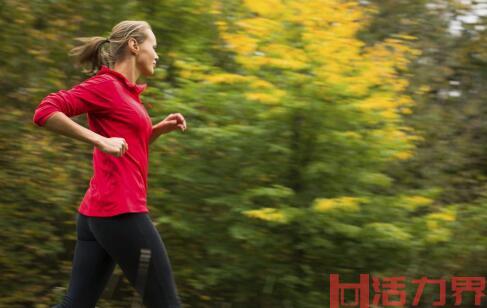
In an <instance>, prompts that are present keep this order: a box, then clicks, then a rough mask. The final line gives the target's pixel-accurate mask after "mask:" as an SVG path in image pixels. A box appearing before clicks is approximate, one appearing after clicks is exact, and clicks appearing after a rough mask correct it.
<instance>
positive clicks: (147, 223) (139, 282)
mask: <svg viewBox="0 0 487 308" xmlns="http://www.w3.org/2000/svg"><path fill="white" fill-rule="evenodd" d="M89 224H90V228H91V230H92V231H93V234H94V235H95V237H96V238H97V240H98V242H99V243H100V244H101V245H102V246H103V248H104V249H105V250H106V251H107V252H108V253H109V254H110V256H111V257H112V258H113V259H114V260H115V262H116V263H117V264H119V266H120V268H121V269H122V271H123V272H124V274H125V275H126V277H127V279H128V280H129V281H130V283H131V284H132V285H133V286H134V287H135V288H136V290H137V291H138V292H139V294H142V293H143V295H144V297H143V298H144V304H146V305H147V307H149V308H152V307H180V300H179V297H178V295H177V288H176V284H175V281H174V277H173V273H172V268H171V264H170V260H169V257H168V255H167V252H166V247H165V245H164V243H163V241H162V239H161V237H160V235H159V232H158V231H157V229H156V228H155V227H154V225H153V223H152V221H151V219H150V217H149V215H148V214H147V213H127V214H122V215H117V216H114V217H109V218H105V217H104V218H98V217H90V220H89ZM144 257H147V260H144ZM146 261H147V268H144V266H141V264H143V263H144V262H146Z"/></svg>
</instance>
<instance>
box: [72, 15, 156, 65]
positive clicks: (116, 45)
mask: <svg viewBox="0 0 487 308" xmlns="http://www.w3.org/2000/svg"><path fill="white" fill-rule="evenodd" d="M146 29H151V26H150V25H149V24H148V23H147V22H146V21H138V20H124V21H121V22H119V23H118V24H117V25H115V26H114V27H113V28H112V33H111V34H110V36H109V37H107V38H105V37H102V36H93V37H78V38H75V40H77V41H79V42H81V45H79V46H76V47H74V48H73V49H71V50H70V51H69V56H72V57H74V61H75V64H76V65H77V66H82V67H83V66H86V65H90V67H89V69H88V70H86V69H83V73H88V74H93V73H95V72H96V71H97V70H98V69H100V67H101V66H102V65H105V66H107V67H110V68H111V67H113V65H114V64H115V62H116V61H119V60H121V59H122V58H123V57H124V56H125V52H126V47H127V42H128V40H129V39H130V38H133V39H135V40H136V41H137V43H139V44H142V43H143V42H144V41H145V40H146V38H147V37H146V34H145V33H144V31H145V30H146Z"/></svg>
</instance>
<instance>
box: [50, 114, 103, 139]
mask: <svg viewBox="0 0 487 308" xmlns="http://www.w3.org/2000/svg"><path fill="white" fill-rule="evenodd" d="M44 127H46V128H47V129H48V130H50V131H53V132H56V133H60V134H61V135H64V136H68V137H72V138H75V139H78V140H80V141H84V142H87V143H90V144H92V145H94V146H97V145H98V144H99V143H100V140H101V138H103V136H101V135H98V134H97V133H95V132H94V131H92V130H90V129H87V128H86V127H84V126H81V125H79V124H78V123H76V122H75V121H73V120H71V119H70V118H69V117H68V116H66V115H65V114H64V113H62V112H60V111H56V112H54V113H53V114H52V115H51V116H50V117H49V118H48V119H47V121H46V122H45V124H44Z"/></svg>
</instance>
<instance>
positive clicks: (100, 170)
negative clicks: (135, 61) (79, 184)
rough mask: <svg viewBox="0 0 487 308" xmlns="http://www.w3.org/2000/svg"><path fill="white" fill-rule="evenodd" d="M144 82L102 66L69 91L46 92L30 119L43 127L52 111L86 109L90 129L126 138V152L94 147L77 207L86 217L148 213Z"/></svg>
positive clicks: (71, 113) (73, 113) (69, 113)
mask: <svg viewBox="0 0 487 308" xmlns="http://www.w3.org/2000/svg"><path fill="white" fill-rule="evenodd" d="M146 87H147V84H140V85H139V84H134V83H132V82H130V81H129V80H128V79H127V78H126V77H125V76H124V75H122V74H121V73H119V72H116V71H114V70H112V69H110V68H108V67H107V66H105V65H102V67H101V68H100V70H99V71H98V73H97V74H96V75H94V76H92V77H90V78H88V79H86V80H85V81H83V82H82V83H81V84H79V85H76V86H74V87H73V88H71V89H69V90H60V91H58V92H56V93H51V94H49V95H48V96H46V97H45V98H44V99H43V100H42V101H41V102H40V104H39V106H38V107H37V109H36V110H35V114H34V118H33V121H34V123H35V124H36V125H38V126H43V125H44V124H45V122H46V121H47V119H48V118H49V117H50V116H51V115H52V114H53V113H54V112H56V111H60V112H63V113H64V114H66V115H67V116H69V117H73V116H76V115H79V114H82V113H87V116H88V123H89V127H90V129H91V130H92V131H94V132H96V133H97V134H99V135H102V136H105V137H121V138H125V140H126V141H127V143H128V148H129V149H128V151H126V152H125V154H124V155H122V156H121V157H116V156H113V155H111V154H107V153H104V152H102V151H100V150H99V149H98V148H96V147H94V149H93V176H92V178H91V180H90V184H89V188H88V190H87V191H86V193H85V196H84V198H83V200H82V202H81V204H80V206H79V208H78V212H80V213H82V214H84V215H87V216H98V217H107V216H114V215H118V214H122V213H134V212H148V211H149V209H148V208H147V188H148V185H147V176H148V162H149V138H150V135H151V134H152V122H151V119H150V117H149V114H148V113H147V110H146V109H145V107H144V105H143V104H142V102H141V101H140V98H139V95H140V93H142V91H144V90H145V88H146Z"/></svg>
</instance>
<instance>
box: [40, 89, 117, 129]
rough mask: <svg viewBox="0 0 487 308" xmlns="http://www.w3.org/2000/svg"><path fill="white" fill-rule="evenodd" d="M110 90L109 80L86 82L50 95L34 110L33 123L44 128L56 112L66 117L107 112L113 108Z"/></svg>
mask: <svg viewBox="0 0 487 308" xmlns="http://www.w3.org/2000/svg"><path fill="white" fill-rule="evenodd" d="M111 88H112V87H111V84H110V81H109V80H105V81H94V80H87V81H84V82H82V83H81V84H78V85H76V86H74V87H73V88H71V89H69V90H60V91H58V92H55V93H50V94H49V95H47V96H46V97H44V98H43V99H42V101H41V102H40V103H39V105H38V106H37V108H36V109H35V112H34V117H33V121H34V123H35V124H36V125H38V126H44V124H45V123H46V121H47V120H48V119H49V117H50V116H51V115H53V114H54V113H55V112H56V111H59V112H62V113H64V114H65V115H67V116H68V117H74V116H77V115H80V114H83V113H88V112H90V113H97V112H106V111H109V110H110V109H111V108H112V106H113V104H112V99H111V96H110V93H111V90H113V89H111Z"/></svg>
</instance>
